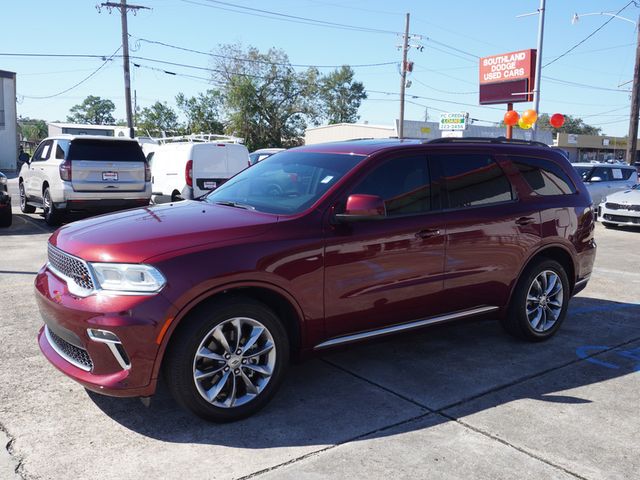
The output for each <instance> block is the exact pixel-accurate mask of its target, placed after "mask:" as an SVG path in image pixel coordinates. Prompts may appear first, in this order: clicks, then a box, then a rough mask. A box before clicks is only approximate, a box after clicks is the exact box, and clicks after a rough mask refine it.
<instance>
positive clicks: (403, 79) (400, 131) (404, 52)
mask: <svg viewBox="0 0 640 480" xmlns="http://www.w3.org/2000/svg"><path fill="white" fill-rule="evenodd" d="M408 51H409V14H408V13H407V20H406V24H405V27H404V37H403V42H402V67H401V69H400V82H401V83H400V122H399V124H398V138H400V139H402V137H403V136H404V90H405V88H406V84H407V52H408Z"/></svg>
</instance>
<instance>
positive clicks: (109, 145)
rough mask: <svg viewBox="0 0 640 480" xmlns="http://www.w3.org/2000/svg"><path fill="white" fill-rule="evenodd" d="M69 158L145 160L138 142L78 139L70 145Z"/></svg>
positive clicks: (118, 160)
mask: <svg viewBox="0 0 640 480" xmlns="http://www.w3.org/2000/svg"><path fill="white" fill-rule="evenodd" d="M69 160H94V161H108V162H144V154H143V153H142V149H141V148H140V145H138V143H137V142H127V141H115V140H89V139H77V140H73V141H72V142H71V146H70V147H69Z"/></svg>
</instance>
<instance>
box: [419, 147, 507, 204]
mask: <svg viewBox="0 0 640 480" xmlns="http://www.w3.org/2000/svg"><path fill="white" fill-rule="evenodd" d="M431 158H434V159H437V160H438V161H439V162H440V164H441V165H442V167H441V168H442V172H443V175H444V183H445V188H446V190H447V199H448V207H449V208H464V207H475V206H480V205H488V204H492V203H500V202H508V201H511V200H513V191H512V188H511V183H510V182H509V180H508V179H507V176H506V175H505V174H504V172H503V171H502V169H501V168H500V167H499V166H498V164H497V163H496V162H494V161H493V159H491V157H490V156H488V155H481V154H468V155H467V154H460V155H434V156H432V157H431Z"/></svg>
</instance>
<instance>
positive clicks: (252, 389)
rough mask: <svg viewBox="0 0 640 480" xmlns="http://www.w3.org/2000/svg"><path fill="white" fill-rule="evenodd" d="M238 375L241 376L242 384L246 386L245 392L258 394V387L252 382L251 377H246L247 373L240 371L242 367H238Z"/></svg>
mask: <svg viewBox="0 0 640 480" xmlns="http://www.w3.org/2000/svg"><path fill="white" fill-rule="evenodd" d="M240 375H241V376H242V381H243V382H244V385H245V387H246V388H247V394H250V395H257V394H258V389H257V388H256V386H255V385H254V384H253V382H252V381H251V379H250V378H249V377H247V375H246V374H245V373H244V371H242V369H240Z"/></svg>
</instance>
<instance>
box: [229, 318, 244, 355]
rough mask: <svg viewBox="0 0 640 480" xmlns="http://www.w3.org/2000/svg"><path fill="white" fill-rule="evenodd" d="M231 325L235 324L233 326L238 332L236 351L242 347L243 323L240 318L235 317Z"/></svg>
mask: <svg viewBox="0 0 640 480" xmlns="http://www.w3.org/2000/svg"><path fill="white" fill-rule="evenodd" d="M231 325H233V328H234V330H235V332H236V344H235V346H234V349H233V351H234V352H235V351H236V350H238V349H239V348H240V339H241V337H242V323H241V322H240V319H239V318H234V319H233V320H231Z"/></svg>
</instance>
